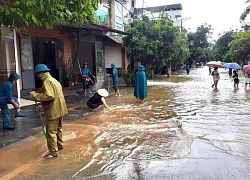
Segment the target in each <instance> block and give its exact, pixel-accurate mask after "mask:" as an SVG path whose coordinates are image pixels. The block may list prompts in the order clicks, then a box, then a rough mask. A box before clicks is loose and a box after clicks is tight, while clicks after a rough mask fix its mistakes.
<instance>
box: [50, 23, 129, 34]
mask: <svg viewBox="0 0 250 180" xmlns="http://www.w3.org/2000/svg"><path fill="white" fill-rule="evenodd" d="M55 25H56V26H62V27H67V28H73V29H83V30H96V31H102V32H104V33H107V32H114V33H118V34H123V35H129V34H130V33H128V32H124V31H119V30H117V29H113V28H110V27H106V26H101V25H95V24H83V25H82V26H78V25H71V24H61V23H57V24H55Z"/></svg>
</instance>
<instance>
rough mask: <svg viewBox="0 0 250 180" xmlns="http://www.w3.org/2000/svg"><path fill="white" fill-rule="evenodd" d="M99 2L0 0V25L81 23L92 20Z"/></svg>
mask: <svg viewBox="0 0 250 180" xmlns="http://www.w3.org/2000/svg"><path fill="white" fill-rule="evenodd" d="M99 3H101V0H60V1H58V0H0V7H1V8H0V25H1V24H3V25H4V26H6V27H10V28H21V27H24V26H29V25H37V26H40V27H45V28H51V27H52V26H53V25H54V24H55V23H70V24H78V25H81V24H83V23H84V22H93V21H94V12H95V10H96V9H97V7H98V4H99ZM0 35H1V32H0ZM0 37H1V36H0Z"/></svg>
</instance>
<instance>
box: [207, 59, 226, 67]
mask: <svg viewBox="0 0 250 180" xmlns="http://www.w3.org/2000/svg"><path fill="white" fill-rule="evenodd" d="M205 66H208V67H213V68H215V67H218V68H224V67H223V65H222V64H221V62H219V61H209V62H208V63H207V64H206V65H205Z"/></svg>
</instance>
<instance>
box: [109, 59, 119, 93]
mask: <svg viewBox="0 0 250 180" xmlns="http://www.w3.org/2000/svg"><path fill="white" fill-rule="evenodd" d="M110 67H111V68H112V70H113V74H112V75H111V76H112V78H113V85H114V90H115V96H121V94H120V92H119V90H118V84H119V78H118V71H117V69H116V67H115V64H113V63H112V64H111V65H110Z"/></svg>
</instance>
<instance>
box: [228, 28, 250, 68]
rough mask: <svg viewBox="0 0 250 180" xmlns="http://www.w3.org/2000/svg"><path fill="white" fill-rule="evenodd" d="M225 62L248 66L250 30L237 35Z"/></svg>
mask: <svg viewBox="0 0 250 180" xmlns="http://www.w3.org/2000/svg"><path fill="white" fill-rule="evenodd" d="M229 47H230V49H229V51H228V52H227V54H226V56H225V58H224V59H225V60H227V61H231V62H232V61H233V62H238V63H240V64H241V63H243V64H246V63H247V61H249V60H250V30H248V31H244V32H238V33H235V36H234V40H232V41H231V42H230V43H229Z"/></svg>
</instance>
